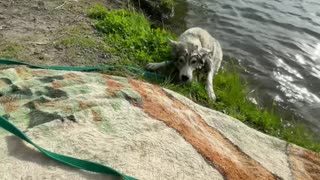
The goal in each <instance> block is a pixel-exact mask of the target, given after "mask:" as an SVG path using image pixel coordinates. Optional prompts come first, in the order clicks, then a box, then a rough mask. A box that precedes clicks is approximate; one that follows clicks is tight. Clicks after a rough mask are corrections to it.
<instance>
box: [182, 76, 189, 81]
mask: <svg viewBox="0 0 320 180" xmlns="http://www.w3.org/2000/svg"><path fill="white" fill-rule="evenodd" d="M181 80H182V81H183V82H186V81H188V80H189V77H188V76H185V75H182V76H181Z"/></svg>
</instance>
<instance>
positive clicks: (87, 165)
mask: <svg viewBox="0 0 320 180" xmlns="http://www.w3.org/2000/svg"><path fill="white" fill-rule="evenodd" d="M0 127H2V128H3V129H5V130H7V131H8V132H10V133H12V134H14V135H16V136H18V137H19V138H21V139H22V140H24V141H26V142H28V143H29V144H31V145H33V146H34V147H35V148H37V149H38V150H39V151H40V152H42V153H43V154H44V155H46V156H48V157H50V158H51V159H54V160H56V161H59V162H61V163H64V164H67V165H69V166H72V167H75V168H78V169H82V170H86V171H91V172H94V173H101V174H106V175H112V176H117V177H122V178H123V179H125V180H136V179H135V178H133V177H130V176H126V175H124V174H121V173H120V172H118V171H116V170H114V169H112V168H110V167H108V166H104V165H102V164H98V163H95V162H91V161H86V160H81V159H77V158H73V157H70V156H64V155H60V154H57V153H53V152H50V151H48V150H46V149H43V148H42V147H40V146H38V145H37V144H35V143H34V142H32V141H31V140H30V139H29V138H28V137H27V136H26V135H25V134H24V133H23V132H22V131H21V130H19V129H18V128H17V127H15V126H14V125H13V124H12V123H10V122H9V121H8V120H6V119H5V118H3V117H2V116H0Z"/></svg>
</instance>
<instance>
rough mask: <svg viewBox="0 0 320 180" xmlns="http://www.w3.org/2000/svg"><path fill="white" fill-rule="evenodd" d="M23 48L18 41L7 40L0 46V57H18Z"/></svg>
mask: <svg viewBox="0 0 320 180" xmlns="http://www.w3.org/2000/svg"><path fill="white" fill-rule="evenodd" d="M23 49H24V48H23V47H22V46H21V45H20V44H18V43H13V42H8V43H7V44H5V45H4V46H1V47H0V58H4V59H18V57H19V55H20V53H21V51H22V50H23Z"/></svg>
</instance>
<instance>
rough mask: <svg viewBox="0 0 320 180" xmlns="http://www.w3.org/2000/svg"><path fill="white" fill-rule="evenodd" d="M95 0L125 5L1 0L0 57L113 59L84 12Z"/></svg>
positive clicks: (87, 62)
mask: <svg viewBox="0 0 320 180" xmlns="http://www.w3.org/2000/svg"><path fill="white" fill-rule="evenodd" d="M95 3H103V4H104V5H105V6H106V7H107V8H108V9H115V8H121V7H125V6H126V1H123V0H104V1H103V0H50V1H48V0H39V1H37V0H1V1H0V58H7V59H16V60H19V61H25V62H29V63H33V64H37V65H65V66H66V65H68V66H70V65H72V66H93V65H101V64H105V63H106V62H108V61H110V60H117V57H114V56H113V55H111V54H110V53H107V51H106V49H107V48H108V47H106V45H105V44H104V43H103V41H102V39H101V37H99V35H98V34H97V32H96V31H95V30H94V29H93V27H92V21H91V20H90V19H89V18H88V17H87V16H86V12H87V10H88V9H89V8H90V7H91V6H92V5H93V4H95Z"/></svg>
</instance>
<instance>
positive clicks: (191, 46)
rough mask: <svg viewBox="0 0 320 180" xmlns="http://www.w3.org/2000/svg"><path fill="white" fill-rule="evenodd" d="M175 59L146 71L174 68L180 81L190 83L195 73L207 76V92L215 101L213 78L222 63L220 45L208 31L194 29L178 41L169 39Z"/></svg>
mask: <svg viewBox="0 0 320 180" xmlns="http://www.w3.org/2000/svg"><path fill="white" fill-rule="evenodd" d="M168 41H169V43H170V45H171V52H172V57H173V59H172V60H171V61H164V62H160V63H150V64H148V65H147V67H146V69H147V70H151V71H155V70H158V69H160V68H166V67H169V66H174V67H175V68H176V69H177V70H178V71H179V80H180V81H182V82H184V83H188V82H191V81H192V79H193V71H195V70H196V71H199V72H204V73H206V74H207V80H206V90H207V93H208V96H209V97H210V99H211V100H213V101H215V100H216V96H215V94H214V91H213V85H212V83H213V82H212V81H213V76H214V75H215V74H216V73H217V72H218V70H219V68H220V65H221V61H222V57H223V54H222V49H221V46H220V43H219V42H218V41H217V40H216V39H215V38H213V37H212V36H211V35H210V34H209V33H208V32H207V31H206V30H204V29H202V28H199V27H194V28H190V29H188V30H186V31H185V32H184V33H182V34H181V35H180V37H179V39H178V41H173V40H171V39H168Z"/></svg>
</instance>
